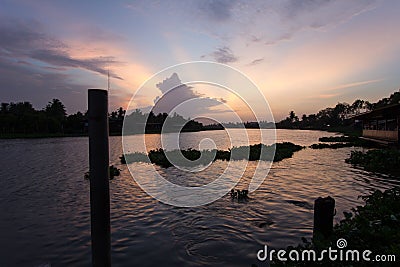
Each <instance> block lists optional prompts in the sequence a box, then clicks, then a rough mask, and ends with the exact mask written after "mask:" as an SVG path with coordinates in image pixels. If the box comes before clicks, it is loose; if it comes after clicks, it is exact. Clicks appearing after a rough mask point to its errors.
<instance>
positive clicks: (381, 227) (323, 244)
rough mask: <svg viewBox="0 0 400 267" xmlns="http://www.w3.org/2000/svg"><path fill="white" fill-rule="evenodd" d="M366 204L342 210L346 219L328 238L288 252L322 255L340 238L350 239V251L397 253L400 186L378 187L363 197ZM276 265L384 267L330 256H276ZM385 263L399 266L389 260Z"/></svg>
mask: <svg viewBox="0 0 400 267" xmlns="http://www.w3.org/2000/svg"><path fill="white" fill-rule="evenodd" d="M360 198H361V199H363V200H364V201H365V205H364V206H357V207H356V208H353V209H352V210H351V212H343V214H344V216H345V218H344V219H343V220H342V221H340V222H339V223H338V224H336V225H335V226H334V229H333V233H332V235H331V236H330V237H328V238H326V239H319V238H314V239H313V240H312V241H308V240H307V239H306V238H304V237H303V238H302V241H303V243H302V244H299V245H298V246H296V247H292V246H290V247H287V248H286V251H291V250H296V251H298V252H299V253H300V254H301V253H302V251H307V250H308V251H309V250H311V249H312V250H314V251H317V252H318V253H319V255H320V253H321V251H322V250H326V249H327V248H328V247H332V248H336V247H337V245H336V244H337V240H339V239H344V240H346V241H347V247H346V249H347V250H358V251H364V250H366V249H368V250H371V251H372V252H373V254H374V255H396V260H397V256H398V255H399V253H400V188H399V187H394V188H391V189H388V190H386V191H384V192H382V191H380V190H375V191H374V192H373V193H372V194H370V195H366V196H361V197H360ZM272 264H273V265H274V266H382V263H381V264H373V262H370V263H368V264H366V262H365V261H364V262H363V261H359V262H358V261H352V262H349V263H348V264H344V265H343V262H338V261H336V262H335V261H330V260H329V259H327V257H325V258H324V260H323V261H319V262H307V261H304V262H301V261H300V262H293V261H287V262H282V261H279V260H278V258H277V257H274V260H273V261H272ZM384 266H397V265H395V264H394V262H391V263H390V262H389V263H388V265H384Z"/></svg>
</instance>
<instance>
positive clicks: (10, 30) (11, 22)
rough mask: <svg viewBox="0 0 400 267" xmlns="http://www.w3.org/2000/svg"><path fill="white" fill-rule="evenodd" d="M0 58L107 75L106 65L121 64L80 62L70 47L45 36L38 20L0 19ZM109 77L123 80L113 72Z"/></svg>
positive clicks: (94, 60)
mask: <svg viewBox="0 0 400 267" xmlns="http://www.w3.org/2000/svg"><path fill="white" fill-rule="evenodd" d="M0 36H1V38H0V56H2V57H5V58H10V59H13V60H19V61H23V62H27V61H29V59H35V60H39V61H42V62H43V63H47V64H49V65H51V66H53V67H68V68H81V69H85V70H89V71H93V72H97V73H100V74H103V75H107V69H106V67H107V66H111V65H115V64H118V63H119V62H117V61H116V60H115V58H114V57H95V58H87V59H77V58H73V57H71V55H70V54H69V53H68V49H69V47H68V46H67V45H66V44H65V43H63V42H62V41H60V40H57V39H56V38H54V37H52V36H50V35H49V34H46V33H45V32H44V29H43V27H42V25H41V24H40V23H38V22H36V21H23V20H16V19H4V18H2V19H0ZM51 66H50V67H51ZM110 76H111V77H113V78H117V79H122V78H121V77H119V76H118V75H116V74H115V73H113V72H110Z"/></svg>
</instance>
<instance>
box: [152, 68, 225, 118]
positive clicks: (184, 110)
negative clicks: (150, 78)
mask: <svg viewBox="0 0 400 267" xmlns="http://www.w3.org/2000/svg"><path fill="white" fill-rule="evenodd" d="M156 86H157V88H158V89H160V91H161V92H162V96H161V97H157V98H156V99H154V103H155V105H154V107H153V109H152V110H153V112H154V113H156V114H157V113H160V112H166V113H171V111H172V110H173V109H174V108H175V107H178V106H179V105H180V104H182V103H184V102H186V104H183V105H182V107H180V108H178V110H177V111H178V112H177V113H179V114H180V115H182V116H185V117H197V116H199V115H201V114H204V113H207V112H209V111H210V108H212V107H215V106H218V105H221V103H226V100H225V99H223V98H218V99H216V98H210V97H206V96H205V95H202V94H200V93H198V92H196V91H195V89H194V87H192V86H187V85H186V84H182V82H181V80H180V78H179V76H178V74H176V73H174V74H172V75H171V77H169V78H166V79H164V80H163V81H162V82H160V83H158V84H157V85H156ZM188 100H190V102H187V101H188Z"/></svg>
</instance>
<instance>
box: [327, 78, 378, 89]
mask: <svg viewBox="0 0 400 267" xmlns="http://www.w3.org/2000/svg"><path fill="white" fill-rule="evenodd" d="M381 81H383V79H375V80H368V81H361V82H353V83H346V84H341V85H339V86H336V87H333V88H330V89H329V90H332V91H333V90H339V89H345V88H351V87H356V86H360V85H367V84H371V83H377V82H381Z"/></svg>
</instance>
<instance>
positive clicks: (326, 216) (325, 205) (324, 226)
mask: <svg viewBox="0 0 400 267" xmlns="http://www.w3.org/2000/svg"><path fill="white" fill-rule="evenodd" d="M334 216H335V200H334V199H333V198H332V197H329V196H328V197H325V198H322V197H319V198H317V199H316V200H315V202H314V230H313V235H314V237H316V236H317V235H318V236H320V235H322V236H323V237H325V238H327V237H329V236H330V235H331V234H332V231H333V217H334Z"/></svg>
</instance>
